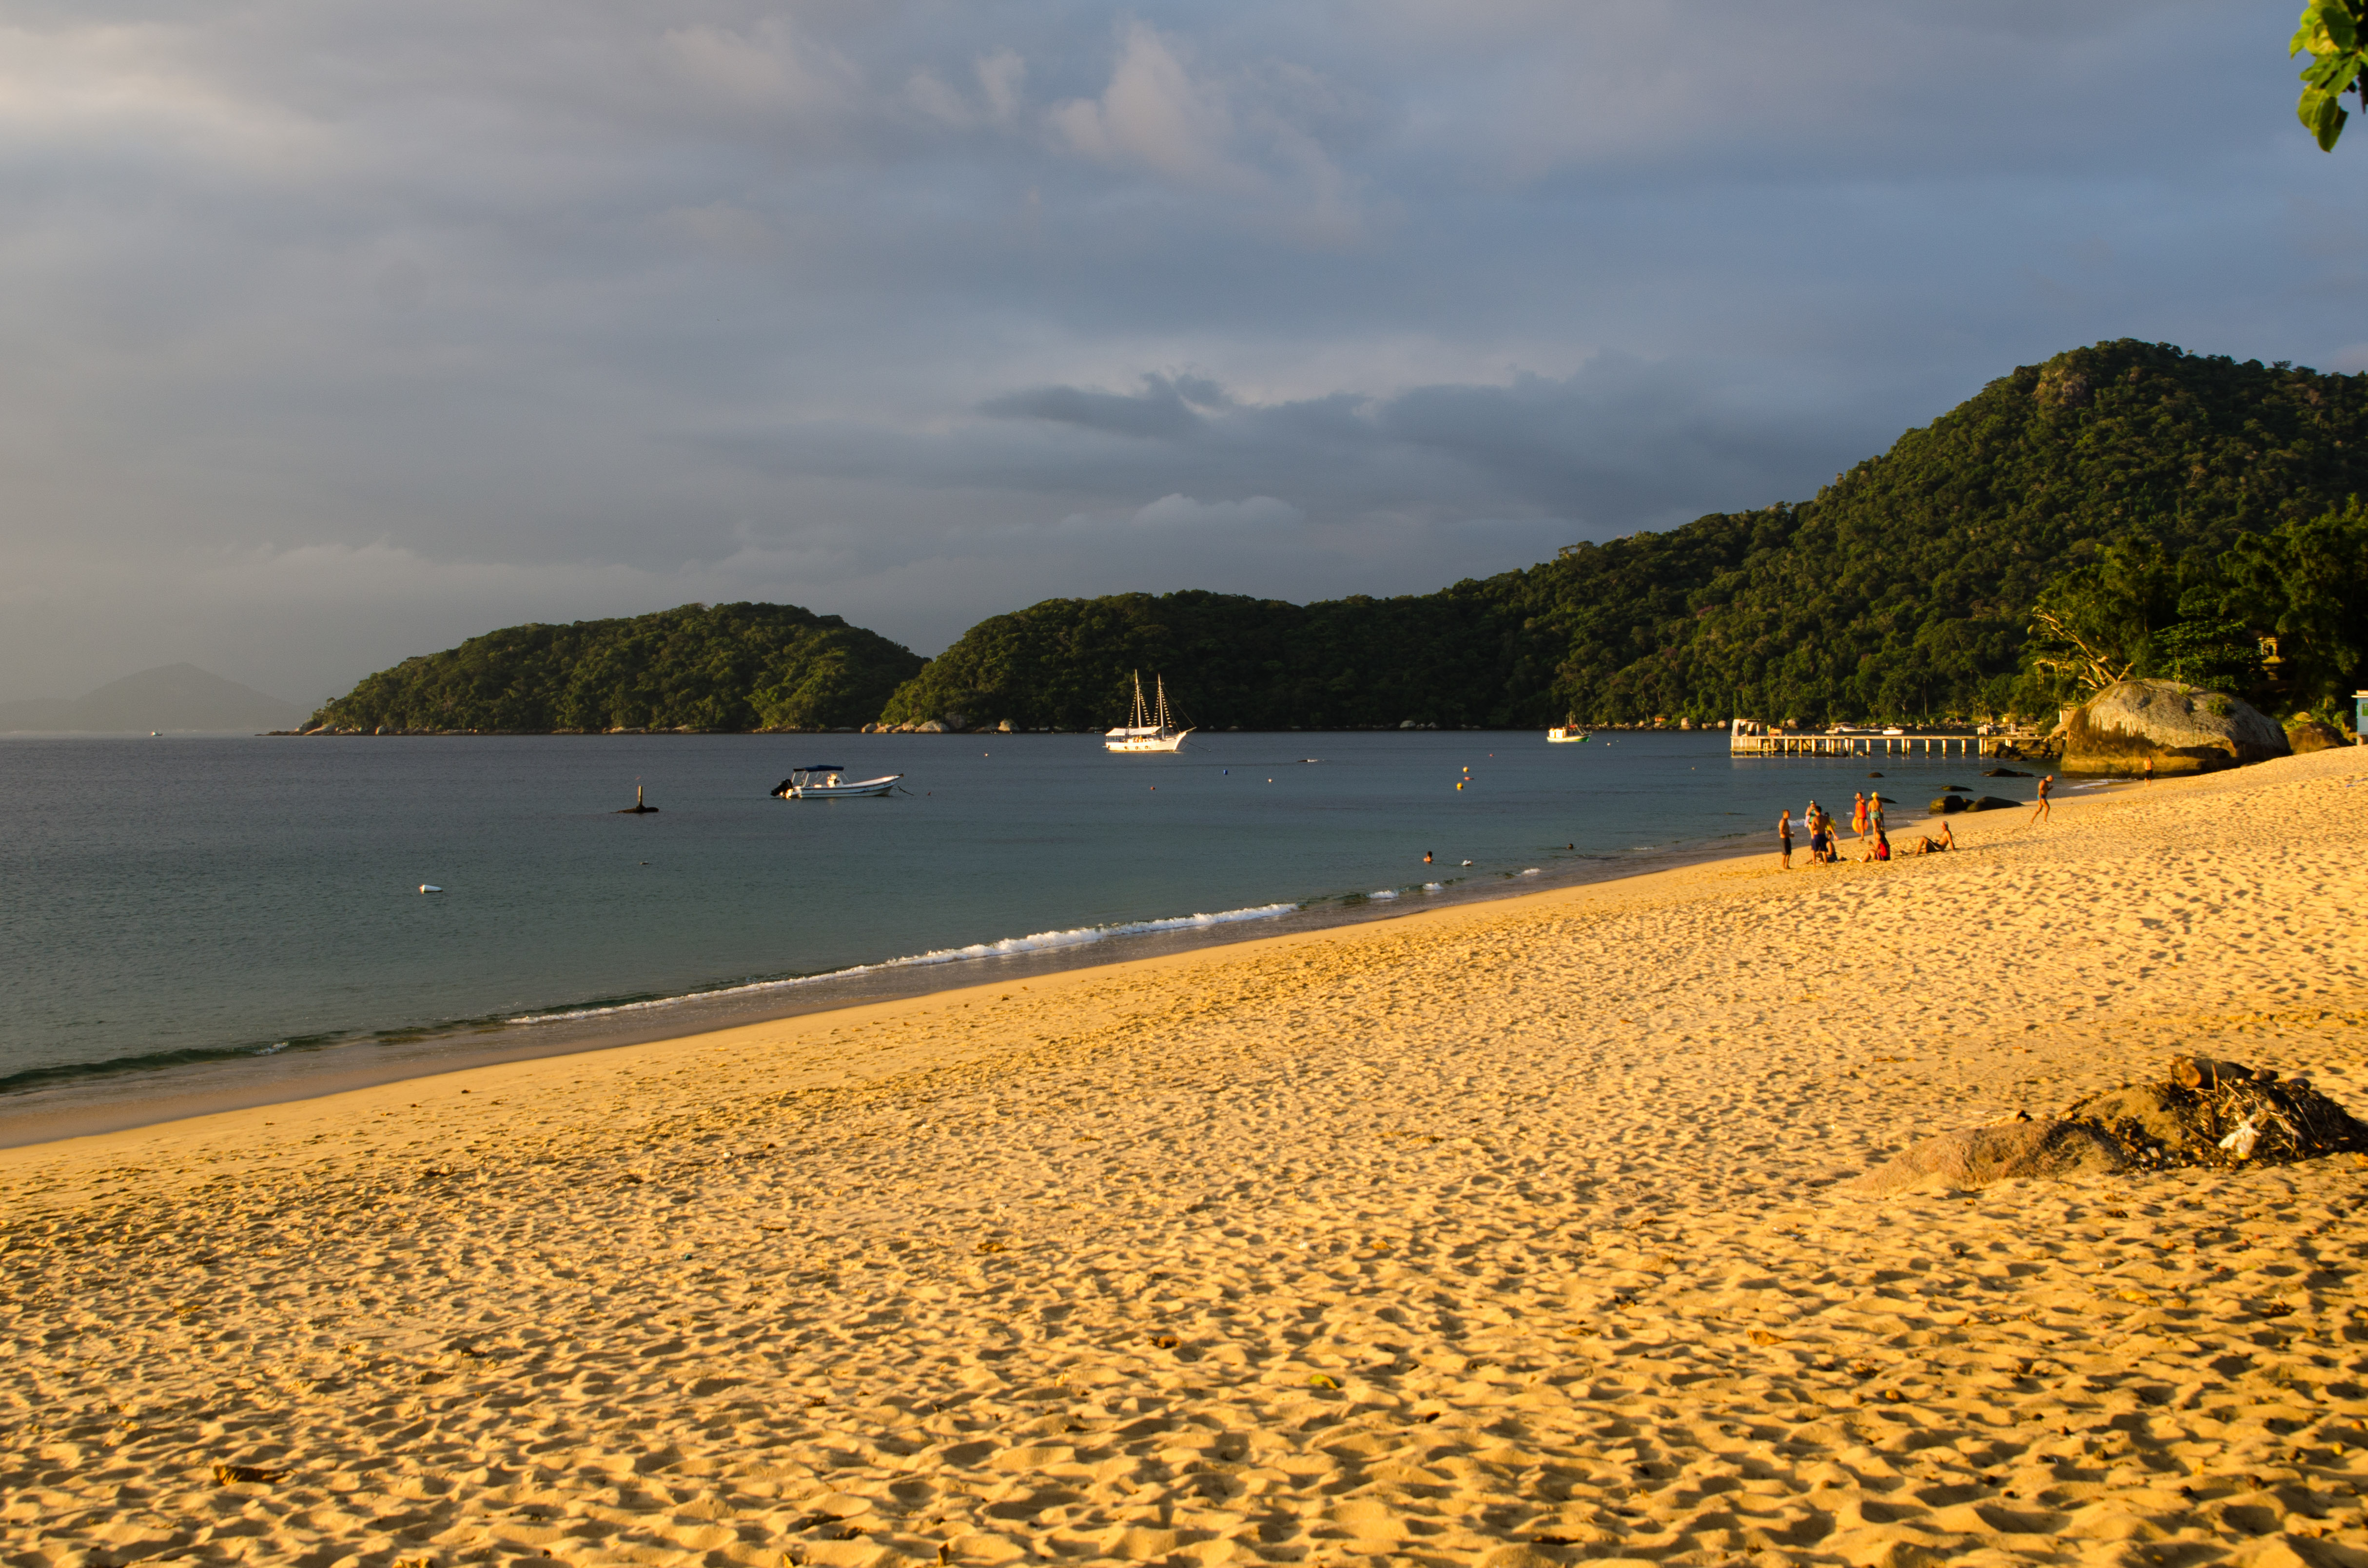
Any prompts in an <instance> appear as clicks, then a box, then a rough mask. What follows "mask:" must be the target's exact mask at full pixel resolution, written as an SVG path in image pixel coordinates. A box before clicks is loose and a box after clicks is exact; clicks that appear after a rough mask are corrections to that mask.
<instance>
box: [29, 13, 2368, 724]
mask: <svg viewBox="0 0 2368 1568" xmlns="http://www.w3.org/2000/svg"><path fill="white" fill-rule="evenodd" d="M2297 8H2298V6H2297V0H2277V3H2276V4H2268V3H2266V0H2263V3H2258V4H2256V3H2251V0H2245V3H2224V4H2180V3H2177V0H2145V3H2135V0H2132V3H2123V0H2080V3H2079V4H2078V5H2069V6H2067V5H2066V4H2063V0H2028V3H2025V0H1998V3H1990V4H1985V3H1982V0H1973V3H1970V4H1961V5H1954V6H1925V5H1907V6H1903V5H1899V4H1897V3H1896V0H1883V3H1873V0H1869V3H1864V4H1858V3H1818V0H1803V3H1796V4H1790V5H1784V6H1769V5H1766V4H1764V3H1763V4H1742V3H1736V4H1706V3H1693V0H1650V3H1642V0H1640V3H1634V4H1626V3H1612V0H1603V3H1596V0H1456V3H1454V4H1445V3H1435V4H1429V5H1416V4H1406V3H1397V4H1393V3H1387V0H1376V3H1372V4H1361V5H1354V4H1328V3H1325V0H1306V3H1304V4H1299V5H1291V6H1277V5H1273V4H1271V3H1269V0H1258V3H1247V0H1194V3H1193V4H1190V5H1183V4H1174V5H1139V6H1128V7H1112V6H1086V5H1076V4H1069V3H1066V0H1027V3H1025V4H1008V3H1002V0H962V3H961V4H955V3H953V0H938V3H902V0H827V3H818V4H800V3H791V0H780V3H775V4H769V5H765V4H756V3H753V0H649V3H643V0H599V3H596V4H591V5H586V4H585V3H584V0H493V3H492V4H487V3H485V0H470V3H467V4H459V3H455V0H406V3H404V4H401V5H391V4H386V3H384V0H379V3H374V4H369V5H364V4H358V3H356V0H204V3H202V4H200V3H199V0H58V3H54V4H51V3H44V0H0V182H5V188H0V699H6V698H16V697H32V696H71V695H75V694H78V693H79V692H80V691H82V690H84V689H86V688H87V687H91V686H93V685H96V684H97V683H98V682H100V681H103V680H107V679H111V678H114V677H115V676H120V675H123V674H127V673H129V672H131V671H133V670H136V669H140V668H142V667H144V666H147V665H155V664H161V663H167V662H172V661H176V660H181V659H189V660H193V661H195V662H197V663H199V664H201V665H206V666H207V667H209V668H211V669H213V670H216V671H218V672H220V673H222V674H224V675H228V676H233V677H234V678H237V679H240V680H244V681H247V682H249V683H250V684H253V685H256V686H259V687H263V688H264V689H266V690H268V691H271V692H274V693H277V694H279V695H282V696H285V697H288V698H290V699H295V700H299V701H303V702H308V703H309V702H312V701H314V700H317V699H322V698H324V697H326V696H328V695H331V694H333V693H335V692H336V691H340V690H342V689H344V688H345V687H347V685H349V684H350V683H351V682H352V681H353V680H354V679H355V678H357V677H358V676H360V675H362V674H364V673H366V672H368V671H370V670H371V669H374V668H378V667H381V666H382V665H386V664H389V663H392V662H393V661H394V660H395V659H398V658H400V657H403V656H404V655H406V654H409V653H423V652H427V651H430V650H433V649H436V648H439V647H445V646H449V645H450V644H451V643H453V642H457V641H459V640H460V639H461V638H462V637H464V636H467V635H469V634H470V633H472V632H475V631H484V630H486V629H488V628H491V627H494V626H498V625H504V624H508V623H511V622H516V621H520V620H527V619H577V618H580V617H586V616H595V615H615V614H627V613H633V612H638V611H643V610H649V609H656V608H665V607H667V606H670V605H675V604H679V603H683V602H685V601H688V600H693V599H700V600H711V601H712V600H718V599H728V598H768V599H785V600H789V601H791V602H795V603H799V604H803V605H807V606H809V607H811V608H816V609H821V610H827V611H836V612H837V613H839V614H843V615H845V616H847V617H848V618H849V619H853V620H855V621H857V622H859V623H860V624H864V625H869V626H871V627H874V628H876V629H878V630H880V631H883V632H886V633H887V634H888V635H890V636H893V637H894V638H897V639H898V640H900V641H903V642H907V643H909V644H911V645H912V646H913V647H915V648H916V649H917V650H919V651H921V652H923V653H934V652H935V651H936V650H937V649H938V648H939V647H941V646H942V645H943V644H944V643H945V642H948V641H949V640H951V638H952V637H953V636H955V635H956V634H958V633H959V632H960V631H961V630H962V628H963V627H964V626H966V625H968V624H969V623H970V622H971V621H973V620H974V619H978V618H979V617H981V616H983V615H985V614H989V613H992V612H994V611H996V610H999V609H1007V608H1015V607H1018V606H1020V605H1024V604H1028V603H1030V602H1032V601H1034V600H1036V599H1039V598H1043V597H1051V596H1053V595H1077V594H1099V593H1109V592H1114V591H1119V590H1122V589H1135V588H1141V589H1151V590H1165V589H1171V588H1179V587H1190V586H1202V587H1211V588H1218V589H1224V590H1229V591H1235V592H1254V593H1259V594H1267V595H1274V596H1278V597H1291V598H1315V597H1334V596H1338V595H1341V594H1348V593H1359V592H1362V593H1375V594H1384V593H1403V592H1414V591H1425V590H1429V589H1430V588H1434V587H1437V586H1439V585H1442V584H1444V583H1448V582H1451V581H1453V580H1454V579H1456V578H1458V577H1463V576H1467V575H1471V576H1479V575H1486V574H1489V573H1492V572H1497V571H1501V570H1504V569H1506V568H1508V567H1511V566H1516V565H1521V564H1525V563H1527V562H1532V561H1536V560H1539V559H1543V558H1544V557H1546V556H1549V555H1551V554H1552V552H1553V551H1554V549H1555V548H1556V547H1558V546H1560V545H1562V544H1565V543H1567V542H1569V541H1571V540H1577V539H1583V538H1592V539H1600V538H1605V537H1609V536H1611V535H1615V534H1621V533H1626V532H1629V531H1631V530H1634V529H1636V528H1665V527H1668V526H1670V525H1673V524H1675V523H1679V522H1682V521H1685V520H1686V519H1688V518H1690V517H1694V516H1697V515H1699V514H1700V513H1702V512H1704V511H1708V510H1713V509H1725V508H1734V507H1741V506H1759V505H1764V504H1766V503H1768V502H1770V501H1774V500H1779V499H1788V498H1795V497H1800V496H1804V495H1807V494H1811V493H1813V492H1814V491H1815V490H1816V486H1817V485H1818V484H1819V483H1822V482H1824V481H1826V480H1828V479H1830V478H1831V477H1832V475H1833V473H1834V472H1836V471H1837V470H1838V469H1840V468H1841V467H1843V466H1845V465H1846V464H1848V463H1850V462H1851V461H1854V460H1857V459H1859V458H1861V457H1862V456H1865V455H1868V454H1869V453H1871V452H1873V451H1877V450H1880V449H1882V448H1884V446H1886V445H1888V444H1889V442H1890V441H1891V440H1892V439H1893V438H1894V437H1896V435H1897V434H1898V433H1899V431H1900V430H1901V429H1903V428H1905V427H1907V426H1911V425H1916V424H1921V423H1923V422H1925V421H1927V420H1929V419H1930V418H1931V417H1933V416H1934V415H1937V414H1939V413H1941V412H1942V411H1944V410H1945V409H1947V408H1948V407H1950V406H1951V405H1952V404H1953V403H1957V402H1958V401H1960V400H1961V399H1963V398H1964V397H1965V396H1967V395H1969V394H1970V393H1972V392H1975V390H1977V389H1978V388H1979V387H1980V386H1981V385H1982V383H1983V382H1985V381H1988V380H1989V379H1991V378H1993V377H1995V376H1998V375H1999V374H2002V373H2004V372H2005V371H2007V370H2009V369H2011V368H2012V367H2013V366H2014V365H2016V364H2018V363H2024V362H2030V361H2032V360H2036V359H2040V358H2044V357H2046V356H2047V355H2049V354H2051V353H2053V352H2055V351H2057V350H2059V349H2062V348H2065V347H2070V346H2072V345H2075V344H2078V343H2083V342H2089V341H2094V340H2096V339H2099V338H2105V337H2118V336H2125V335H2126V336H2136V337H2142V338H2146V339H2152V340H2161V341H2169V342H2176V343H2179V344H2181V345H2184V346H2186V347H2190V348H2192V349H2195V350H2198V351H2203V352H2213V353H2226V354H2232V355H2234V356H2236V357H2237V358H2262V359H2278V358H2284V359H2293V360H2296V361H2299V362H2302V363H2306V364H2313V365H2317V366H2318V367H2320V368H2322V369H2347V370H2356V369H2368V314H2363V312H2362V309H2361V306H2362V300H2363V291H2362V270H2363V267H2368V201H2363V199H2362V198H2363V196H2368V182H2364V181H2363V178H2362V175H2363V171H2368V130H2362V131H2361V132H2360V133H2359V134H2360V137H2361V138H2362V141H2361V144H2360V145H2358V146H2349V145H2347V146H2345V147H2343V148H2342V149H2340V151H2339V152H2338V153H2335V154H2334V155H2332V156H2328V155H2326V154H2322V153H2319V152H2318V151H2317V148H2316V147H2315V146H2314V145H2312V143H2311V142H2309V140H2308V138H2307V136H2306V135H2305V133H2304V131H2302V129H2301V127H2300V126H2299V125H2297V124H2296V123H2295V121H2294V116H2293V103H2294V67H2293V66H2292V65H2291V64H2289V63H2288V62H2287V60H2286V58H2285V41H2286V39H2287V36H2288V34H2289V33H2290V32H2291V31H2292V29H2293V26H2294V11H2295V10H2296V9H2297Z"/></svg>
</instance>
